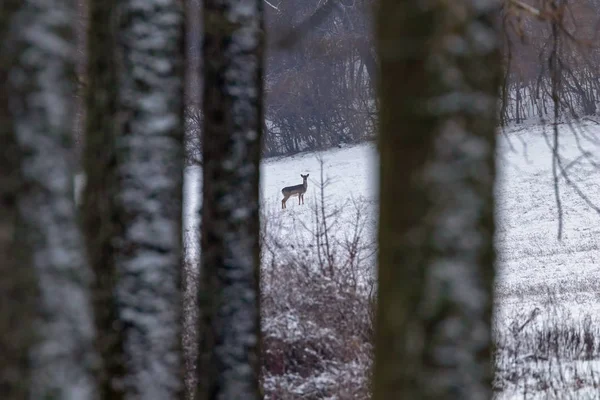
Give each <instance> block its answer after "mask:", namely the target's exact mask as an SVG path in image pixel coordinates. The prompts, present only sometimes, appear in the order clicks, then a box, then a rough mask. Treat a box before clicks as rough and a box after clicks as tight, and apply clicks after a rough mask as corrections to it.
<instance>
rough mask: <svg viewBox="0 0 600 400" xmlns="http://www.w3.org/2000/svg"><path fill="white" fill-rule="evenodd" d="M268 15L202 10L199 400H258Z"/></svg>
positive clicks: (236, 7)
mask: <svg viewBox="0 0 600 400" xmlns="http://www.w3.org/2000/svg"><path fill="white" fill-rule="evenodd" d="M262 6H263V2H262V0H254V1H250V2H239V1H234V0H225V1H220V0H219V1H217V0H208V1H206V2H205V3H204V11H203V12H204V47H203V55H204V57H203V59H204V99H203V107H204V131H203V145H204V146H203V156H202V159H203V162H204V165H203V167H204V168H203V193H202V195H203V202H202V204H203V207H202V228H201V230H202V232H201V235H202V239H201V259H202V267H201V273H200V274H201V288H200V293H199V296H200V313H201V324H200V335H201V348H200V361H199V367H198V371H199V374H200V376H199V396H200V399H248V400H251V399H257V398H259V397H260V396H259V386H258V374H259V368H260V365H259V359H258V356H259V349H258V348H259V338H260V329H259V325H260V320H259V305H258V304H259V288H258V272H259V271H258V268H259V242H258V238H259V205H258V201H259V187H258V185H259V162H260V151H261V136H262V126H263V122H262V77H263V43H264V32H263V22H262V14H263V10H262Z"/></svg>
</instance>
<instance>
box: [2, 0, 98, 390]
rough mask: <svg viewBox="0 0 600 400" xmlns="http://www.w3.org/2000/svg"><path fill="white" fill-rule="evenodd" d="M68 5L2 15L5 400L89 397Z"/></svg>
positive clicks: (17, 8) (23, 5) (19, 5)
mask: <svg viewBox="0 0 600 400" xmlns="http://www.w3.org/2000/svg"><path fill="white" fill-rule="evenodd" d="M3 7H4V6H3ZM74 9H75V4H74V2H72V1H67V0H52V1H50V0H48V1H44V2H39V1H34V0H28V1H18V2H14V1H11V2H8V4H6V9H4V10H3V12H2V21H1V22H2V23H1V28H0V29H1V30H2V33H1V34H0V42H1V43H2V44H1V46H2V52H1V53H2V61H1V68H0V69H1V71H2V72H1V75H2V76H0V80H1V81H2V93H1V94H0V102H1V105H0V109H1V111H0V120H1V122H0V125H1V128H0V129H2V132H0V137H1V138H2V139H1V141H2V143H1V144H0V148H1V149H2V151H3V156H2V157H0V160H2V161H1V163H2V164H3V165H2V166H1V168H0V171H2V172H1V174H2V175H1V178H0V186H1V187H2V189H1V190H2V192H1V195H0V197H1V198H2V206H1V207H0V208H1V209H2V214H3V215H2V218H0V220H1V221H2V227H0V232H1V236H2V238H1V239H0V242H1V244H0V252H2V254H1V255H0V259H1V260H2V262H1V263H0V265H2V267H1V270H2V277H3V278H2V285H1V287H2V290H1V293H2V295H1V296H2V299H1V301H0V303H1V304H2V306H1V307H2V309H1V310H0V315H1V321H2V322H0V330H1V332H0V338H1V339H0V342H1V344H0V348H1V350H0V352H1V353H2V362H1V363H0V365H1V367H0V376H1V377H2V378H0V379H1V381H2V382H1V385H0V388H1V392H2V398H7V399H26V398H31V399H50V398H52V399H54V398H59V399H92V398H94V394H95V388H94V383H93V378H92V371H91V368H92V363H93V361H94V357H93V354H94V353H93V351H92V340H93V328H92V315H91V306H90V301H89V292H88V286H89V281H90V277H91V275H90V271H89V269H88V265H87V262H86V260H85V256H84V249H83V241H82V238H81V235H80V232H79V230H78V226H77V221H76V210H75V204H74V200H73V197H72V193H73V188H72V175H71V174H72V172H73V157H72V148H71V144H72V140H71V129H72V125H71V117H72V111H73V105H74V104H73V92H74V80H73V78H74V68H75V63H74V58H73V55H74V46H73V45H72V43H73V29H72V26H71V18H72V16H73V12H74ZM5 11H8V12H6V14H5V13H4V12H5Z"/></svg>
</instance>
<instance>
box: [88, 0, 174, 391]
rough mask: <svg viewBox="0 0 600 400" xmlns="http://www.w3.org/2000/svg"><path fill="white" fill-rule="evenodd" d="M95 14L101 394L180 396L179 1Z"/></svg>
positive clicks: (94, 216)
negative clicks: (101, 360)
mask: <svg viewBox="0 0 600 400" xmlns="http://www.w3.org/2000/svg"><path fill="white" fill-rule="evenodd" d="M90 10H91V15H90V30H89V32H90V35H89V38H88V43H89V48H88V54H89V55H90V59H89V60H88V92H87V129H86V147H85V155H84V163H85V170H86V175H87V185H86V189H85V192H84V221H85V226H86V236H87V245H88V251H89V254H90V258H91V260H92V263H93V266H94V269H95V271H96V274H97V279H96V284H95V291H94V305H95V309H96V325H97V329H98V340H97V342H96V343H97V347H98V349H99V351H100V353H101V355H102V359H103V368H102V369H103V370H102V374H101V397H102V398H104V399H111V400H113V399H150V400H152V399H157V400H158V399H161V400H162V399H172V398H178V397H180V394H181V390H182V383H181V381H182V373H183V370H182V368H181V351H180V347H181V345H180V343H181V340H180V326H181V295H180V269H181V203H182V180H183V165H184V164H183V163H184V160H183V79H182V77H183V12H182V3H181V2H180V1H178V0H172V1H170V0H162V1H160V0H156V1H152V0H145V1H134V0H127V1H121V2H118V4H116V2H114V1H105V0H97V1H92V2H91V5H90ZM117 16H118V18H116V17H117Z"/></svg>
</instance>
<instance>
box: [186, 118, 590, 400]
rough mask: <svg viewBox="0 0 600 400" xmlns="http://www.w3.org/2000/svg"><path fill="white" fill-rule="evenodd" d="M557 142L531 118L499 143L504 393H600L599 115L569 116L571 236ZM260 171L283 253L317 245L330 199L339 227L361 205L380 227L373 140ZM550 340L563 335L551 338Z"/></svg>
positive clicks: (564, 144) (345, 228) (192, 184)
mask: <svg viewBox="0 0 600 400" xmlns="http://www.w3.org/2000/svg"><path fill="white" fill-rule="evenodd" d="M551 143H552V128H551V126H547V127H540V126H530V127H526V128H523V127H520V128H512V129H508V130H506V132H505V134H504V135H503V136H502V138H501V139H500V144H499V150H498V168H499V176H498V185H497V189H496V190H497V216H498V235H497V248H498V252H499V260H498V265H497V285H496V286H497V290H496V299H497V307H496V334H497V337H498V338H497V340H498V342H499V344H498V355H497V366H498V368H499V371H500V373H499V375H498V377H497V378H496V382H495V386H496V391H497V393H498V398H503V399H504V398H507V399H508V398H540V399H541V398H600V396H598V395H597V394H596V393H595V390H594V388H596V389H597V386H596V385H598V384H600V364H599V361H598V360H600V344H599V343H598V341H599V340H600V333H599V331H600V327H599V324H600V318H598V316H600V313H599V312H600V280H599V278H600V214H599V213H598V210H597V209H595V207H596V205H600V171H599V170H598V167H599V165H600V158H599V156H600V125H597V124H594V123H592V122H589V123H582V124H577V125H575V126H573V127H569V126H567V125H561V126H560V136H559V147H560V148H559V154H560V158H561V160H562V163H561V165H562V167H564V168H565V169H566V171H567V174H568V179H565V178H562V177H561V178H560V179H559V184H558V190H559V197H560V202H561V205H562V215H563V217H562V221H563V227H562V229H563V231H562V239H561V240H559V239H558V238H557V235H558V226H559V222H558V221H559V218H558V215H559V213H558V209H557V205H556V204H557V203H556V196H555V184H554V179H553V174H552V150H551ZM320 159H321V160H322V166H323V169H322V170H321V162H320ZM261 172H262V182H261V189H262V190H261V192H262V197H263V199H262V205H263V215H264V217H263V225H268V226H269V230H270V231H271V233H273V231H274V230H277V231H276V232H275V233H274V234H275V235H276V236H277V237H278V238H279V240H280V242H279V243H278V248H281V250H282V254H283V253H285V254H286V255H287V256H288V257H301V256H302V250H304V251H305V252H307V251H309V250H307V249H309V247H310V245H309V243H310V242H311V237H312V235H313V234H314V232H312V231H311V226H314V221H315V218H316V217H317V216H318V213H316V211H318V208H319V204H320V202H321V199H324V203H325V205H326V206H327V207H328V208H329V209H331V210H334V209H335V210H336V211H337V212H338V213H336V214H335V221H334V226H335V228H333V229H332V234H333V235H337V237H338V238H343V237H346V236H348V234H349V232H351V231H352V230H353V227H352V224H353V221H355V214H356V208H357V204H358V207H359V208H361V210H362V215H363V225H365V230H364V232H363V233H362V235H365V236H368V237H370V238H371V239H373V238H374V236H373V235H374V234H375V227H376V217H377V213H376V203H377V184H378V182H377V153H376V148H375V146H374V145H373V144H362V145H356V146H351V147H346V148H341V149H334V150H330V151H326V152H322V153H318V154H317V153H310V154H299V155H295V156H291V157H284V158H279V159H269V160H266V161H265V162H264V163H263V165H262V170H261ZM321 172H322V173H323V178H322V177H321ZM306 173H308V174H310V177H309V180H308V191H307V193H306V195H305V204H304V205H298V200H297V198H294V197H292V198H290V199H289V200H288V203H287V209H286V210H281V198H282V195H281V188H282V187H284V186H289V185H296V184H300V183H302V179H301V178H300V174H306ZM197 175H198V171H197V170H196V169H194V168H191V169H188V174H187V180H186V182H187V187H186V190H187V195H186V199H187V205H186V211H185V212H186V216H187V217H188V218H186V219H187V220H188V222H187V223H188V226H187V227H186V229H188V230H189V232H188V234H190V233H191V232H193V231H194V224H195V222H194V221H195V218H194V216H195V215H196V213H197V211H196V208H195V207H196V206H197V197H196V196H194V193H198V184H199V183H198V182H197ZM322 180H325V181H326V185H325V188H324V195H323V197H321V187H320V183H321V182H322ZM188 237H189V236H188ZM307 246H308V247H307ZM291 249H293V250H291ZM274 257H277V255H275V256H274ZM267 261H268V260H267ZM267 261H265V263H266V264H267ZM553 335H554V336H553ZM586 335H587V336H586ZM590 335H591V336H594V335H596V336H595V337H592V338H590V337H589V336H590ZM544 337H546V339H543V338H544ZM541 338H542V339H541ZM544 340H548V341H553V343H554V345H553V346H550V345H546V346H545V345H544V344H543V343H541V342H543V341H544ZM561 341H564V343H563V342H561ZM519 349H520V350H519ZM552 351H554V352H555V353H556V354H554V356H553V355H552V354H551V352H552ZM563 353H564V354H563ZM555 380H556V381H555Z"/></svg>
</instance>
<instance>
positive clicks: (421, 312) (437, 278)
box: [374, 0, 501, 400]
mask: <svg viewBox="0 0 600 400" xmlns="http://www.w3.org/2000/svg"><path fill="white" fill-rule="evenodd" d="M497 12H499V9H498V4H497V3H495V2H490V1H478V0H460V1H450V2H429V3H427V6H424V5H423V3H422V2H414V1H406V0H405V1H398V0H381V1H380V3H379V9H378V17H377V46H378V52H379V60H380V62H381V69H380V71H381V76H380V78H379V95H380V99H381V120H380V123H381V127H380V142H379V151H380V156H381V169H380V188H381V189H380V190H381V193H380V199H381V200H380V201H381V205H380V207H381V208H380V227H379V246H380V247H379V249H380V256H379V298H378V311H377V333H376V350H375V353H376V354H375V356H376V360H375V377H374V398H375V399H377V400H382V399H489V398H491V395H492V392H491V379H492V361H491V316H492V285H493V279H494V260H495V253H494V246H493V235H494V197H493V189H494V177H495V162H494V153H495V127H496V122H497V121H496V113H497V109H496V104H497V95H498V88H499V83H500V77H501V62H500V55H499V51H500V47H499V40H498V36H499V35H498V33H497V29H496V27H495V26H494V23H493V21H494V20H495V19H496V13H497Z"/></svg>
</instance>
